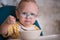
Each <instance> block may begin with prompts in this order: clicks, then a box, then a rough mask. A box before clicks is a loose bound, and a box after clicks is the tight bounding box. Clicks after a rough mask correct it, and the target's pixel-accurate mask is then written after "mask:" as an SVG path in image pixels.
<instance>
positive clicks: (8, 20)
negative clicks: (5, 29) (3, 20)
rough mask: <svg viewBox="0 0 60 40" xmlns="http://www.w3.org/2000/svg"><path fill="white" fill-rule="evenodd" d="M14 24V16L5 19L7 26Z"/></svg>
mask: <svg viewBox="0 0 60 40" xmlns="http://www.w3.org/2000/svg"><path fill="white" fill-rule="evenodd" d="M15 22H16V18H15V17H14V16H11V15H10V16H9V17H8V18H7V23H8V24H14V23H15Z"/></svg>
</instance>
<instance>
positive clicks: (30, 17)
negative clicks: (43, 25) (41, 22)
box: [1, 0, 39, 38]
mask: <svg viewBox="0 0 60 40" xmlns="http://www.w3.org/2000/svg"><path fill="white" fill-rule="evenodd" d="M38 13H39V11H38V7H37V4H36V2H35V0H21V2H20V3H19V5H18V6H17V10H16V16H17V18H18V19H19V21H18V22H16V19H15V18H14V16H11V15H10V16H9V17H8V18H7V19H6V21H5V22H4V23H3V24H2V25H1V26H2V27H1V34H2V35H3V36H4V37H10V38H18V37H19V32H20V31H32V30H39V28H38V27H37V26H35V25H33V24H34V22H35V20H36V18H37V16H38Z"/></svg>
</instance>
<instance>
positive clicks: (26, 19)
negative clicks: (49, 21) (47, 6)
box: [18, 2, 38, 26]
mask: <svg viewBox="0 0 60 40" xmlns="http://www.w3.org/2000/svg"><path fill="white" fill-rule="evenodd" d="M37 15H38V8H37V6H36V5H35V4H34V3H31V2H29V3H25V6H24V7H23V8H22V9H21V10H19V15H18V16H19V17H18V19H19V21H20V23H21V24H23V25H24V26H30V25H32V24H33V23H34V22H35V19H36V17H37Z"/></svg>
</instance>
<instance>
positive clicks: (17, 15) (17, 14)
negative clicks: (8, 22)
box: [16, 11, 19, 19]
mask: <svg viewBox="0 0 60 40" xmlns="http://www.w3.org/2000/svg"><path fill="white" fill-rule="evenodd" d="M16 17H17V19H19V13H18V11H16Z"/></svg>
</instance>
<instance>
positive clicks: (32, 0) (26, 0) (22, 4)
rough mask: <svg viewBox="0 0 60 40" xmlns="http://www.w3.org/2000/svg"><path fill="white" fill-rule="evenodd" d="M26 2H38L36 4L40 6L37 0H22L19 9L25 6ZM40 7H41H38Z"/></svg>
mask: <svg viewBox="0 0 60 40" xmlns="http://www.w3.org/2000/svg"><path fill="white" fill-rule="evenodd" d="M24 2H32V3H34V4H36V6H37V7H38V5H37V3H36V1H35V0H21V1H20V2H19V4H18V6H17V9H22V8H23V7H24V5H25V4H24ZM38 8H39V7H38Z"/></svg>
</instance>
